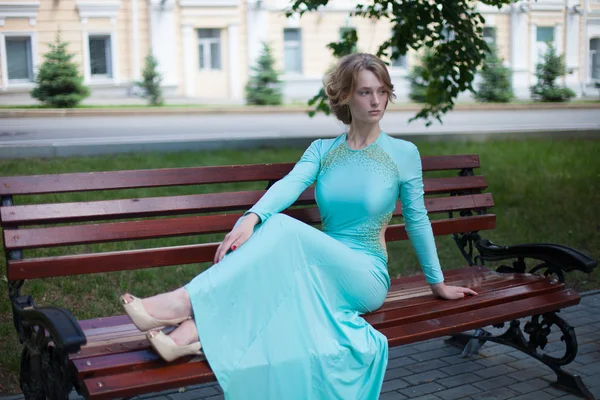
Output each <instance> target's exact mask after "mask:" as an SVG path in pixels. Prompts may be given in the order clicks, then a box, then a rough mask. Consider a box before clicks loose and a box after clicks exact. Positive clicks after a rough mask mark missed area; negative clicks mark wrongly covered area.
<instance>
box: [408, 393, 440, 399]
mask: <svg viewBox="0 0 600 400" xmlns="http://www.w3.org/2000/svg"><path fill="white" fill-rule="evenodd" d="M411 400H443V399H441V398H440V397H437V396H436V395H433V394H426V395H425V396H419V397H413V398H412V399H411Z"/></svg>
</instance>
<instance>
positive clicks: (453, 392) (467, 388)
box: [435, 385, 481, 400]
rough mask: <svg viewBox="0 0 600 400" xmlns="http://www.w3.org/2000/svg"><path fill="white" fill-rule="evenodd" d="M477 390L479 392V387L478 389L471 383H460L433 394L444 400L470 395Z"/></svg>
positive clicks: (453, 399)
mask: <svg viewBox="0 0 600 400" xmlns="http://www.w3.org/2000/svg"><path fill="white" fill-rule="evenodd" d="M479 392H481V389H478V388H476V387H475V386H473V385H460V386H457V387H455V388H452V389H448V390H443V391H441V392H438V393H436V394H435V395H436V396H438V397H440V398H442V399H444V400H455V399H462V398H464V397H466V396H470V395H472V394H475V393H479Z"/></svg>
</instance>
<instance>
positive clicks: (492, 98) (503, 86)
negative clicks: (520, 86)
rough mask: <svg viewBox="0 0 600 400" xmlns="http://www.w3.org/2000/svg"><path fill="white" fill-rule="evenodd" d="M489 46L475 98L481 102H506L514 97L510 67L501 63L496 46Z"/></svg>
mask: <svg viewBox="0 0 600 400" xmlns="http://www.w3.org/2000/svg"><path fill="white" fill-rule="evenodd" d="M489 47H490V51H489V52H488V53H487V55H486V57H485V60H484V63H483V68H482V70H481V82H480V84H479V88H478V90H477V92H476V93H475V98H476V99H477V100H478V101H481V102H497V103H508V102H509V101H511V100H512V99H513V98H514V93H513V89H512V83H511V73H510V69H508V68H507V67H505V66H504V65H502V60H501V59H500V58H499V57H498V49H497V48H496V46H495V45H493V44H492V45H489Z"/></svg>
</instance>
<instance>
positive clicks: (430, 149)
mask: <svg viewBox="0 0 600 400" xmlns="http://www.w3.org/2000/svg"><path fill="white" fill-rule="evenodd" d="M417 145H418V146H419V148H420V151H421V154H422V155H442V154H472V153H475V154H479V155H480V157H481V162H482V165H483V168H482V169H481V170H480V171H478V173H482V174H483V175H484V176H485V177H486V179H487V181H488V183H489V191H490V192H491V193H493V194H494V199H495V202H496V207H494V208H493V209H492V211H493V212H494V213H495V214H497V228H496V229H495V230H493V231H490V232H482V236H483V237H486V238H489V239H491V240H492V241H494V242H496V243H499V244H517V243H524V242H551V243H560V244H564V245H567V246H571V247H574V248H576V249H578V250H580V251H583V252H584V253H587V254H589V255H590V256H592V257H594V258H595V259H600V209H599V207H598V204H600V161H599V159H598V154H600V141H598V140H596V141H594V140H580V139H577V140H575V139H574V140H560V141H557V140H543V139H538V140H522V141H520V140H503V141H500V140H498V141H485V142H456V141H452V142H425V141H424V142H419V143H417ZM301 153H302V149H277V150H274V149H259V150H254V151H246V152H241V151H214V152H182V153H170V154H148V153H144V154H139V153H138V154H125V155H115V156H99V157H73V158H54V159H28V160H3V161H0V171H2V175H19V174H40V173H43V174H45V173H61V172H86V171H106V170H121V169H146V168H169V167H185V166H200V165H229V164H245V163H267V162H286V161H295V160H297V159H298V157H299V156H300V154H301ZM438 175H439V174H438ZM262 187H264V184H262V183H255V184H230V185H211V186H205V187H198V186H189V187H180V188H155V189H141V190H123V191H106V192H97V193H87V194H62V195H53V196H39V197H35V198H34V197H32V198H16V199H15V200H16V203H17V204H25V203H29V202H39V201H42V202H55V201H65V200H67V201H87V200H98V199H115V198H128V197H131V196H136V197H145V196H167V195H178V194H188V193H202V192H213V191H223V190H243V189H257V188H262ZM431 217H432V219H435V218H440V217H444V215H432V216H431ZM221 237H222V235H208V236H204V237H185V238H168V239H160V240H145V241H136V242H124V243H114V244H104V245H92V246H75V247H73V248H71V249H68V250H69V251H74V252H90V251H110V250H117V249H133V248H140V247H151V246H158V245H160V246H171V245H179V244H187V243H197V242H200V241H202V242H207V241H218V240H220V239H221ZM437 244H438V252H439V255H440V259H441V262H442V265H443V266H444V268H445V269H450V268H456V267H460V266H463V265H465V262H464V261H463V260H462V259H461V256H460V254H459V253H458V251H457V249H456V246H455V245H454V243H453V241H452V240H451V238H449V237H439V238H438V239H437ZM64 250H65V249H60V248H57V249H49V250H43V251H26V252H25V256H26V257H30V256H34V255H35V256H39V255H44V256H52V255H56V254H60V252H61V251H64ZM389 253H390V262H389V268H390V274H391V275H392V276H401V275H404V276H406V275H410V274H415V273H419V267H418V264H417V260H416V257H415V256H414V252H413V250H412V248H411V247H410V244H409V243H406V242H404V243H392V244H390V245H389ZM3 260H4V257H1V258H0V279H1V280H6V266H5V264H4V261H3ZM206 267H207V265H206V264H204V265H187V266H173V267H166V268H155V269H147V270H141V271H133V272H132V271H129V272H117V273H110V274H96V275H88V276H81V277H71V278H53V279H44V280H37V281H30V282H27V283H26V285H25V286H24V288H23V293H25V294H31V295H32V296H33V298H34V300H35V302H36V303H37V304H38V305H55V306H61V307H66V308H67V309H69V310H71V311H72V312H73V313H74V315H75V316H76V317H77V318H79V319H85V318H92V317H98V316H106V315H113V314H119V313H120V312H121V311H120V309H119V305H118V301H117V298H118V295H119V294H120V293H122V292H124V291H126V290H127V291H131V292H133V293H136V294H137V295H140V296H148V295H152V294H155V293H157V292H162V291H165V290H170V289H173V288H176V287H179V286H181V285H182V284H184V283H186V282H187V281H188V280H189V279H191V278H192V277H193V276H195V275H196V274H198V273H199V272H201V271H202V270H203V269H204V268H206ZM567 282H568V284H569V285H571V286H572V287H574V288H576V289H578V290H588V289H597V288H600V272H598V271H595V272H593V273H592V274H590V275H586V274H583V273H579V272H577V273H572V274H570V275H569V276H567ZM0 337H2V338H3V339H2V341H0V393H3V392H4V393H10V392H14V391H16V390H18V385H17V382H18V368H19V345H18V343H17V340H16V334H15V332H14V327H13V325H12V317H11V312H10V304H9V302H8V296H6V294H4V295H2V296H0Z"/></svg>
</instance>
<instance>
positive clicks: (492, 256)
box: [475, 240, 598, 273]
mask: <svg viewBox="0 0 600 400" xmlns="http://www.w3.org/2000/svg"><path fill="white" fill-rule="evenodd" d="M475 245H476V247H477V250H478V251H479V254H480V256H481V259H482V260H484V261H500V260H506V259H509V258H517V259H520V261H522V259H524V258H532V259H536V260H540V261H543V262H544V263H545V264H546V266H547V267H548V268H549V269H551V270H554V271H556V270H559V271H564V272H571V271H582V272H585V273H590V272H592V270H593V269H594V267H596V265H598V261H596V260H594V259H593V258H591V257H589V256H587V255H585V254H583V253H581V252H579V251H577V250H575V249H572V248H570V247H567V246H563V245H559V244H547V243H533V244H519V245H515V246H498V245H496V244H494V243H492V242H490V241H489V240H479V241H478V242H477V243H476V244H475Z"/></svg>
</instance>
